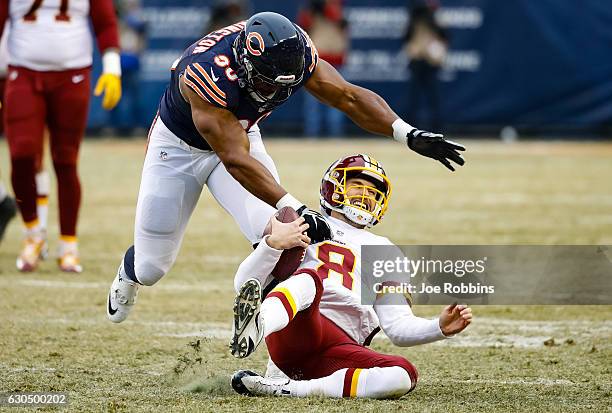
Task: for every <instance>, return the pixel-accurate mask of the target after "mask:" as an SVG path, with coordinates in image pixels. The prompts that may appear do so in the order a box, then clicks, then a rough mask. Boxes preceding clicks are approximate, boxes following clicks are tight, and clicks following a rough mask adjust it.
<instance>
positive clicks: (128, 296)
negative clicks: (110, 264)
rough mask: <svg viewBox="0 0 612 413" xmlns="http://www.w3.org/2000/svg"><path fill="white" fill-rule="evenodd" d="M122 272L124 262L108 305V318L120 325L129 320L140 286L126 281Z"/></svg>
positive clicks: (111, 289) (112, 287)
mask: <svg viewBox="0 0 612 413" xmlns="http://www.w3.org/2000/svg"><path fill="white" fill-rule="evenodd" d="M122 272H123V262H122V263H121V265H119V270H118V271H117V276H116V277H115V280H114V281H113V284H112V285H111V288H110V292H109V293H108V299H107V304H106V316H107V317H108V319H109V320H110V321H112V322H113V323H120V322H122V321H123V320H125V319H126V318H127V316H128V314H129V313H130V311H131V310H132V307H133V306H134V303H135V302H136V296H137V295H138V284H137V283H134V282H132V281H129V280H126V279H125V278H124V277H122V275H121V273H122Z"/></svg>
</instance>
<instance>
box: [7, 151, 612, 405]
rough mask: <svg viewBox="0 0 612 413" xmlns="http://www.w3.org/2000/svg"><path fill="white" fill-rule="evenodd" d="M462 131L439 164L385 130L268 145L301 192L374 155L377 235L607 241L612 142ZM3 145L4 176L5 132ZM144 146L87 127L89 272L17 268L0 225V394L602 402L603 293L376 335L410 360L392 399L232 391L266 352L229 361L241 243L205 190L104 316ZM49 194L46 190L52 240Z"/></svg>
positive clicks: (120, 401)
mask: <svg viewBox="0 0 612 413" xmlns="http://www.w3.org/2000/svg"><path fill="white" fill-rule="evenodd" d="M467 145H468V147H469V152H468V153H467V155H466V159H467V166H466V167H464V168H462V169H461V170H460V171H458V172H456V173H455V174H451V173H448V172H447V171H446V170H445V169H444V168H443V167H442V166H440V165H437V164H434V163H433V162H431V161H429V160H426V159H424V158H420V157H418V156H416V155H415V154H413V153H409V152H408V151H407V150H404V149H402V148H401V147H399V146H398V145H396V144H393V143H391V142H384V141H382V140H359V141H353V140H350V141H324V142H316V141H310V140H294V141H286V140H272V141H268V143H267V147H268V150H269V152H270V153H271V154H272V156H273V157H274V159H275V160H276V162H277V166H278V168H279V171H280V174H281V177H282V178H284V180H283V184H284V185H285V187H286V188H288V189H289V190H290V191H291V192H292V193H294V195H296V196H297V197H298V198H299V199H302V200H304V201H305V202H308V203H309V204H310V205H312V206H314V205H316V204H317V202H318V195H317V194H318V192H317V191H318V185H319V180H320V176H321V173H322V171H323V170H324V169H325V168H326V167H327V165H328V164H329V163H331V161H333V160H334V159H336V158H337V157H339V156H340V155H343V154H346V153H350V152H354V151H367V152H369V153H370V154H372V155H373V156H374V157H376V158H377V159H379V160H380V161H382V162H383V163H384V164H385V166H386V168H387V171H388V173H389V175H390V177H391V180H392V182H393V183H394V195H393V197H392V200H391V207H390V210H389V212H388V214H387V216H386V219H385V220H384V222H383V223H382V224H381V225H379V227H377V228H376V232H378V233H381V234H385V235H386V236H388V237H389V238H391V239H392V240H394V241H395V242H396V243H399V244H402V243H405V244H612V179H611V177H612V144H610V143H598V144H595V143H584V144H581V143H567V142H566V143H556V142H550V143H518V144H511V145H504V144H500V143H496V142H467ZM0 154H1V157H0V168H1V170H2V179H3V181H4V182H5V183H8V174H9V168H8V159H7V148H6V144H5V143H4V142H2V144H1V146H0ZM143 154H144V142H143V141H119V140H95V141H86V142H85V144H84V147H83V151H82V158H81V167H80V171H81V176H82V181H83V187H84V192H83V194H84V197H83V206H82V210H81V219H80V241H81V254H82V260H83V265H84V267H85V272H84V273H83V274H81V275H70V274H62V273H60V272H58V270H57V268H56V265H55V262H54V260H53V259H50V260H48V261H46V262H44V263H43V265H42V266H41V268H40V270H39V271H38V272H36V273H33V274H20V273H18V272H16V270H15V269H14V260H15V257H16V254H17V252H18V249H19V245H20V237H21V232H20V231H21V229H20V226H19V225H18V223H17V222H14V223H13V225H12V226H11V227H10V228H9V230H8V232H7V234H6V237H5V239H4V241H3V242H2V245H1V246H0V348H1V350H0V392H4V391H10V392H13V391H67V392H69V394H70V398H71V400H70V406H69V410H70V411H79V412H84V411H129V412H134V411H153V410H158V411H168V412H169V411H214V412H223V411H227V412H242V411H249V412H254V411H279V412H281V411H283V412H284V411H291V412H294V413H298V412H308V411H338V412H344V411H362V412H369V411H372V412H380V411H414V412H419V411H424V412H451V411H469V412H480V411H482V412H497V411H541V412H550V411H589V412H602V411H612V407H611V403H610V400H611V398H610V392H611V388H612V386H611V384H610V383H611V377H612V347H611V343H612V340H611V339H612V321H611V320H612V307H611V306H588V307H587V306H564V307H561V306H514V307H486V306H480V307H476V308H474V314H475V320H474V323H473V325H472V326H470V327H469V328H468V330H467V331H466V332H465V333H464V334H462V335H461V336H459V337H456V338H454V339H452V340H449V341H445V342H443V343H436V344H433V345H428V346H421V347H415V348H406V349H400V348H393V347H392V346H391V345H390V342H389V341H387V340H386V339H378V340H375V342H374V343H373V347H374V348H375V349H377V350H381V351H385V352H394V353H397V354H401V355H404V356H405V357H407V358H409V359H410V360H411V361H413V362H414V363H415V364H416V366H417V367H418V369H419V371H420V382H419V384H418V386H417V388H416V390H415V391H414V392H413V393H411V394H409V395H408V396H406V397H404V398H402V399H400V400H396V401H364V400H340V401H337V400H323V399H301V400H297V399H291V400H287V399H282V400H281V399H266V398H257V399H253V398H245V397H241V396H238V395H235V394H233V393H232V391H231V389H230V387H229V383H228V381H229V380H228V378H229V376H230V374H231V373H232V372H233V371H234V370H236V369H238V368H251V369H254V370H256V371H262V370H264V366H265V362H266V355H265V348H262V349H260V350H259V351H258V352H257V353H256V354H255V355H254V356H253V357H252V358H250V359H248V360H246V361H238V360H236V359H234V358H233V357H232V356H231V355H230V354H229V352H228V351H227V347H226V343H227V341H228V337H229V326H230V319H231V302H232V298H233V292H232V277H233V274H234V270H235V267H236V265H237V264H238V263H239V262H240V260H241V259H242V258H243V257H244V256H245V255H246V254H247V253H248V252H249V248H250V247H249V245H248V244H247V243H246V242H245V241H244V240H243V239H242V237H241V235H240V233H239V231H238V229H237V227H236V226H235V225H234V223H233V222H232V220H231V218H230V217H228V216H227V215H226V214H225V212H224V211H223V210H222V209H221V208H220V207H219V206H218V205H216V204H215V202H214V200H212V199H211V197H210V195H209V194H207V193H204V194H203V196H202V199H201V201H200V204H199V206H198V208H197V210H196V212H195V214H194V216H193V218H192V222H191V225H190V227H189V229H188V231H187V235H186V238H185V241H184V244H183V248H182V250H181V253H180V255H179V257H178V260H177V263H176V265H175V267H174V268H173V270H172V271H171V273H170V274H168V275H167V276H166V277H165V278H164V279H163V280H162V281H161V282H160V283H159V284H158V285H156V286H155V287H152V288H143V289H141V292H140V295H139V301H138V304H137V306H136V308H135V310H134V312H133V313H132V315H131V317H130V319H129V320H128V321H126V322H125V323H123V324H120V325H113V324H111V323H110V322H108V321H107V320H106V318H105V309H104V307H105V303H106V302H105V299H106V294H107V292H108V287H109V285H110V282H111V281H112V279H113V277H114V274H115V271H116V267H117V264H118V263H119V260H120V258H121V257H122V254H123V252H124V250H125V248H126V247H127V246H128V245H130V244H131V241H132V231H133V217H134V210H135V202H136V196H137V191H138V184H139V179H140V169H141V165H142V159H143ZM55 208H56V201H55V199H52V201H51V213H50V224H51V225H50V229H49V238H50V244H51V248H52V252H53V251H54V249H55V247H56V245H57V241H56V240H57V225H56V223H57V214H56V211H55ZM576 282H580V280H578V279H577V280H576ZM416 312H417V313H418V314H420V315H426V316H433V315H436V314H437V312H438V308H435V307H417V308H416ZM551 338H553V339H554V345H551V344H552V343H551V342H550V341H548V343H549V345H545V344H544V342H545V341H547V340H549V339H551ZM0 410H3V408H2V407H0ZM4 410H6V411H13V410H10V409H8V408H4Z"/></svg>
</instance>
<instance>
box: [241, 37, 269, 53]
mask: <svg viewBox="0 0 612 413" xmlns="http://www.w3.org/2000/svg"><path fill="white" fill-rule="evenodd" d="M246 48H247V50H248V51H249V53H250V54H252V55H253V56H261V54H262V53H263V52H264V50H265V49H266V45H265V43H264V39H263V37H261V34H259V33H257V32H251V33H249V34H248V35H247V38H246Z"/></svg>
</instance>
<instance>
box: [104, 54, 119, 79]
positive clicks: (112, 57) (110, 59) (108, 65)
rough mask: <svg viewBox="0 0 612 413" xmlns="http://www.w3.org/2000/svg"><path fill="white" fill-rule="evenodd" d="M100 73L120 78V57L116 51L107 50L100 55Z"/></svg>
mask: <svg viewBox="0 0 612 413" xmlns="http://www.w3.org/2000/svg"><path fill="white" fill-rule="evenodd" d="M102 72H103V73H104V74H111V75H116V76H121V57H120V56H119V52H117V51H116V50H107V51H105V52H104V54H103V55H102Z"/></svg>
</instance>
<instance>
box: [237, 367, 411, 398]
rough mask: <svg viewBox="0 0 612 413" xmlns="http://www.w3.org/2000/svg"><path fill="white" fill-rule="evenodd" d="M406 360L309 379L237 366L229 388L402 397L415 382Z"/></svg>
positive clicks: (255, 391) (283, 393)
mask: <svg viewBox="0 0 612 413" xmlns="http://www.w3.org/2000/svg"><path fill="white" fill-rule="evenodd" d="M408 364H409V365H408V366H391V367H372V368H363V369H358V368H344V369H340V370H338V371H336V372H334V373H332V374H330V375H329V376H326V377H321V378H318V379H312V380H291V379H287V378H273V377H262V376H260V375H259V374H257V373H254V372H252V371H249V370H240V371H237V372H235V373H234V375H233V376H232V388H233V389H234V390H235V391H236V392H238V393H240V394H244V395H248V396H289V397H309V396H323V397H335V398H340V397H363V398H372V399H394V398H399V397H402V396H403V395H405V394H406V393H408V392H410V391H411V390H412V389H414V387H415V386H416V370H415V369H414V366H412V365H411V364H410V363H408ZM411 373H412V374H411ZM413 377H414V378H413Z"/></svg>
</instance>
